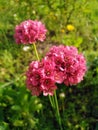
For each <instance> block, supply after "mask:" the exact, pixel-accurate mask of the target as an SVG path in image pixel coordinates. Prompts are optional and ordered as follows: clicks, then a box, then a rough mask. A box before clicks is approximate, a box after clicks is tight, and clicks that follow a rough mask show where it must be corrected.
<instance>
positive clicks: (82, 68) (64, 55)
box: [46, 45, 86, 86]
mask: <svg viewBox="0 0 98 130" xmlns="http://www.w3.org/2000/svg"><path fill="white" fill-rule="evenodd" d="M46 57H47V59H50V60H51V61H52V62H54V63H55V68H54V79H55V82H56V83H62V82H64V83H65V84H66V85H67V86H68V85H75V84H77V83H79V82H80V81H81V80H83V77H84V75H85V72H86V60H85V58H84V56H83V55H82V54H78V50H77V48H75V47H73V46H63V45H60V46H53V47H52V48H51V49H50V51H49V52H48V53H47V55H46ZM61 77H62V78H61Z"/></svg>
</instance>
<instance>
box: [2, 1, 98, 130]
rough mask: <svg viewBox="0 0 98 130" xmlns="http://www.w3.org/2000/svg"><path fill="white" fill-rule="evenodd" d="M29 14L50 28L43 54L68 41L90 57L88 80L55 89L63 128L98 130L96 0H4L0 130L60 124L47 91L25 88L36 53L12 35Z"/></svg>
mask: <svg viewBox="0 0 98 130" xmlns="http://www.w3.org/2000/svg"><path fill="white" fill-rule="evenodd" d="M28 19H32V20H35V19H37V20H40V21H42V22H43V23H44V24H45V26H46V28H47V30H48V33H47V38H46V40H45V42H44V43H40V42H39V43H37V48H38V52H39V55H40V57H43V56H44V55H45V53H46V52H47V51H48V50H49V48H50V47H51V46H52V45H59V44H64V45H73V46H76V47H77V48H78V50H79V51H80V52H82V53H83V54H84V55H85V57H86V59H87V67H88V71H87V73H86V76H85V77H84V80H83V81H82V82H81V83H79V84H78V85H76V86H71V87H66V86H64V85H62V86H59V89H58V90H57V94H58V102H59V110H60V113H61V118H62V125H63V129H64V130H98V0H93V1H92V0H89V1H88V0H56V1H55V0H0V130H59V126H58V124H57V121H56V120H55V117H54V112H53V110H52V109H51V106H50V103H49V100H48V97H43V96H42V95H41V96H39V97H35V96H32V95H31V93H30V92H29V91H28V90H27V88H26V84H25V76H24V74H25V72H26V70H27V68H28V65H29V63H30V62H31V61H32V60H35V59H36V57H35V56H34V53H33V50H32V48H31V47H30V48H29V49H26V48H27V46H24V45H17V44H16V43H15V40H14V38H13V35H14V29H15V26H16V25H17V24H19V23H20V22H22V21H24V20H28ZM62 95H64V96H62Z"/></svg>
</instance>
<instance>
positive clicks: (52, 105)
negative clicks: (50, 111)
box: [49, 95, 54, 107]
mask: <svg viewBox="0 0 98 130" xmlns="http://www.w3.org/2000/svg"><path fill="white" fill-rule="evenodd" d="M49 100H50V103H51V106H52V107H54V105H53V101H52V98H51V96H50V95H49Z"/></svg>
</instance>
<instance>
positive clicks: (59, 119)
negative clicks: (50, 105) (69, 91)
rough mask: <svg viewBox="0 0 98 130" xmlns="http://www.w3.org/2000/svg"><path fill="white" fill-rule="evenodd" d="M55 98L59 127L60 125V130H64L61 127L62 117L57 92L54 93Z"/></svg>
mask: <svg viewBox="0 0 98 130" xmlns="http://www.w3.org/2000/svg"><path fill="white" fill-rule="evenodd" d="M54 98H55V103H56V108H57V117H58V121H59V125H60V130H63V129H62V125H61V117H60V112H59V107H58V101H57V95H56V91H55V92H54Z"/></svg>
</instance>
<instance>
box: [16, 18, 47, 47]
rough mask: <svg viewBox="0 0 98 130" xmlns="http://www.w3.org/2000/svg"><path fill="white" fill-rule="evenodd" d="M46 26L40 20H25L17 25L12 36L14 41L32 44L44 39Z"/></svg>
mask: <svg viewBox="0 0 98 130" xmlns="http://www.w3.org/2000/svg"><path fill="white" fill-rule="evenodd" d="M46 32H47V30H46V28H45V26H44V25H43V24H42V23H41V22H40V21H37V20H35V21H33V20H27V21H24V22H22V23H21V24H20V25H17V26H16V28H15V34H14V38H15V40H16V43H23V44H28V43H29V44H32V43H34V42H36V41H41V42H42V41H44V39H45V38H46V36H45V35H46Z"/></svg>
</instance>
